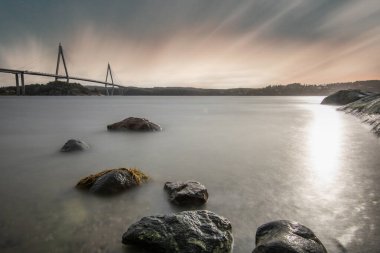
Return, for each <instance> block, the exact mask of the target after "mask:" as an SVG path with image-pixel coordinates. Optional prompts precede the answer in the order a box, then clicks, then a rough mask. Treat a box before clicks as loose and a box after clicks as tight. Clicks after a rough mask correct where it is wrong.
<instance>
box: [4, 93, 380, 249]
mask: <svg viewBox="0 0 380 253" xmlns="http://www.w3.org/2000/svg"><path fill="white" fill-rule="evenodd" d="M321 100H322V98H321V97H2V98H0V115H1V121H0V161H1V162H0V172H1V177H0V201H1V207H0V251H1V252H123V253H125V252H139V251H138V250H132V249H127V248H126V247H124V246H123V245H122V244H121V236H122V234H123V232H124V231H126V229H127V228H128V226H129V225H130V224H131V223H133V222H135V221H137V220H139V219H140V218H141V217H143V216H146V215H153V214H162V213H168V212H175V211H180V210H183V209H178V208H176V207H174V206H172V205H170V204H169V203H168V201H167V195H166V193H165V192H164V191H163V184H164V183H165V182H166V181H168V180H189V179H193V180H198V181H200V182H202V183H203V184H205V185H206V187H207V188H208V190H209V195H210V198H209V202H208V203H207V204H206V205H205V206H204V207H203V208H205V209H208V210H211V211H214V212H216V213H218V214H220V215H223V216H225V217H227V218H229V219H230V221H231V223H232V226H233V234H234V238H235V244H234V252H251V251H252V250H253V248H254V235H255V232H256V228H257V227H258V226H259V225H261V224H263V223H265V222H268V221H272V220H276V219H290V220H296V221H299V222H301V223H302V224H304V225H306V226H309V227H310V228H311V229H313V230H314V232H316V233H317V235H318V236H319V237H320V238H321V240H322V242H323V243H324V244H325V245H326V247H327V248H328V249H329V251H330V252H332V253H334V252H336V253H340V252H345V251H344V249H342V247H345V248H346V250H347V252H352V253H359V252H366V253H377V252H379V250H380V241H378V238H379V235H380V207H379V206H380V204H379V198H380V184H379V182H380V170H379V169H380V152H379V151H380V140H379V139H378V138H376V137H375V136H374V135H373V134H371V133H370V131H369V127H367V126H366V125H364V124H361V123H360V121H359V120H358V119H356V118H355V117H353V116H350V115H345V114H344V113H342V112H337V111H335V107H330V106H322V105H319V102H320V101H321ZM128 116H142V117H147V118H149V119H150V120H152V121H154V122H156V123H158V124H160V125H161V126H162V127H163V129H164V131H163V132H160V133H129V132H128V133H110V132H107V130H106V125H107V124H109V123H113V122H115V121H119V120H121V119H124V118H126V117H128ZM69 138H80V139H82V140H84V141H86V142H88V143H89V144H90V145H91V150H89V151H88V152H83V153H79V154H61V153H59V149H60V147H61V146H62V145H63V144H64V143H65V141H66V140H67V139H69ZM126 166H129V167H138V168H141V169H142V170H143V171H144V172H146V173H147V174H149V175H150V176H151V177H152V178H153V180H152V181H151V182H149V183H148V184H145V185H143V186H142V187H139V188H136V189H133V190H131V191H129V192H127V193H125V194H122V195H119V196H116V197H112V198H100V197H96V196H91V195H89V194H84V193H82V192H78V191H77V190H76V189H75V188H74V186H75V184H76V182H77V181H78V180H79V179H80V178H81V177H83V176H86V175H88V174H90V173H94V172H97V171H100V170H103V169H105V168H118V167H126ZM140 252H141V251H140Z"/></svg>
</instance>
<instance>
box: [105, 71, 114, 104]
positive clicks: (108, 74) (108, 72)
mask: <svg viewBox="0 0 380 253" xmlns="http://www.w3.org/2000/svg"><path fill="white" fill-rule="evenodd" d="M108 76H109V77H110V79H111V83H112V84H114V83H113V77H112V70H111V65H110V63H108V66H107V74H106V83H105V84H104V87H105V88H106V95H107V96H109V95H110V94H109V92H108V85H107V82H108ZM114 89H115V86H114V85H112V90H111V96H113V91H114Z"/></svg>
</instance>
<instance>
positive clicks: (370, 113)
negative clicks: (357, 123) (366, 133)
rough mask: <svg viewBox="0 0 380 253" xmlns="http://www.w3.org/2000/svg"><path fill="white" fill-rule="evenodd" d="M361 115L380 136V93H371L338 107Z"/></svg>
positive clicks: (358, 115) (340, 109)
mask: <svg viewBox="0 0 380 253" xmlns="http://www.w3.org/2000/svg"><path fill="white" fill-rule="evenodd" d="M338 110H339V111H344V112H346V113H349V114H353V115H355V116H357V117H359V118H360V119H361V120H362V121H363V122H364V123H366V124H369V125H370V126H371V127H372V131H373V132H374V133H375V134H376V135H377V136H379V137H380V94H375V95H370V96H367V97H365V98H362V99H360V100H357V101H355V102H353V103H350V104H347V105H345V106H343V107H340V108H338Z"/></svg>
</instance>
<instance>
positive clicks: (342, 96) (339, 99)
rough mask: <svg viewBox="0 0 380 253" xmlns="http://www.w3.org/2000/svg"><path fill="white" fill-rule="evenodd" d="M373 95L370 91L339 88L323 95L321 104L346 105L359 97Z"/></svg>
mask: <svg viewBox="0 0 380 253" xmlns="http://www.w3.org/2000/svg"><path fill="white" fill-rule="evenodd" d="M370 95H373V93H371V92H364V91H361V90H340V91H337V92H335V93H334V94H331V95H329V96H327V97H325V98H324V99H323V100H322V102H321V104H324V105H346V104H349V103H352V102H354V101H356V100H359V99H361V98H364V97H367V96H370Z"/></svg>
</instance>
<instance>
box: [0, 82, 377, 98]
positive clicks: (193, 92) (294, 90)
mask: <svg viewBox="0 0 380 253" xmlns="http://www.w3.org/2000/svg"><path fill="white" fill-rule="evenodd" d="M344 89H360V90H363V91H371V92H376V93H380V80H368V81H356V82H347V83H333V84H324V85H303V84H299V83H293V84H288V85H270V86H267V87H264V88H230V89H203V88H192V87H154V88H140V87H131V86H129V87H125V88H124V89H120V88H115V89H114V91H113V95H117V96H327V95H329V94H331V93H333V92H336V91H338V90H344ZM25 90H26V95H28V96H102V95H106V94H107V91H106V89H105V88H104V87H101V86H83V85H81V84H79V83H66V82H60V81H55V82H50V83H47V84H30V85H26V86H25ZM108 92H109V93H110V94H111V92H112V88H108ZM15 95H16V87H15V86H7V87H1V88H0V96H15Z"/></svg>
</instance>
